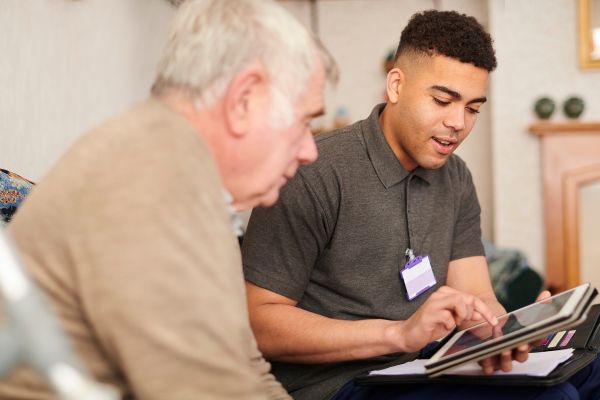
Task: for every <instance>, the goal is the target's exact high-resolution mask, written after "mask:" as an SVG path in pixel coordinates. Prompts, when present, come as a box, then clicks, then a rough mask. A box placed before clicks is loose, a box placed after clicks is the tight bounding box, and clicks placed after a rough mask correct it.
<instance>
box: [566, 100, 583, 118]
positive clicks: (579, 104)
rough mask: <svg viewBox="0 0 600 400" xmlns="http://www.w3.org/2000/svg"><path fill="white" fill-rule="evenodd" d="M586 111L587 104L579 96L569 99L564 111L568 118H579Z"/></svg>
mask: <svg viewBox="0 0 600 400" xmlns="http://www.w3.org/2000/svg"><path fill="white" fill-rule="evenodd" d="M584 109H585V103H584V102H583V100H582V99H581V98H580V97H577V96H572V97H569V98H568V99H566V100H565V102H564V103H563V111H564V112H565V115H566V116H567V117H568V118H579V116H580V115H581V113H583V110H584Z"/></svg>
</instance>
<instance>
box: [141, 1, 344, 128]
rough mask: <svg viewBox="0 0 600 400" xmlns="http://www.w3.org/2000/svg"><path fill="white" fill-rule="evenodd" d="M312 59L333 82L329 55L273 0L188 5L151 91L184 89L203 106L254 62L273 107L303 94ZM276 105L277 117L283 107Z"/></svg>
mask: <svg viewBox="0 0 600 400" xmlns="http://www.w3.org/2000/svg"><path fill="white" fill-rule="evenodd" d="M317 60H320V61H321V64H322V65H323V67H324V68H325V71H326V74H327V77H328V79H329V80H330V81H331V82H335V81H336V80H337V67H336V65H335V62H334V61H333V59H332V57H331V55H330V54H329V53H328V52H327V50H326V49H325V48H324V47H323V46H322V45H321V44H320V42H319V41H318V40H317V39H316V38H315V37H313V36H312V35H311V33H310V32H309V31H307V29H306V28H304V26H303V25H302V24H301V23H300V22H298V21H297V20H296V19H295V18H294V17H293V16H292V15H291V14H289V13H288V12H287V11H286V10H285V9H284V8H283V7H281V6H280V5H278V4H276V3H275V2H274V1H272V0H188V1H186V2H185V3H184V4H183V5H182V6H181V7H180V9H179V10H178V12H177V14H176V16H175V19H174V21H173V25H172V28H171V33H170V35H169V40H168V43H167V46H166V48H165V51H164V53H163V56H162V59H161V61H160V63H159V67H158V77H157V79H156V82H155V83H154V87H153V91H154V92H160V91H162V90H164V89H166V88H177V89H183V90H186V91H188V92H189V94H190V95H192V96H193V97H194V98H195V99H196V103H200V105H201V106H203V107H206V106H209V105H211V104H212V103H214V102H215V101H216V100H217V99H219V98H221V97H222V96H223V95H224V92H225V89H226V88H227V86H228V85H229V83H230V82H231V80H232V79H233V78H234V77H235V76H236V74H238V73H239V72H240V71H242V70H243V69H244V68H245V67H248V66H249V65H251V64H252V63H257V62H258V63H260V64H261V65H262V66H263V68H265V70H266V73H267V75H268V78H269V80H270V81H271V83H272V94H273V95H274V96H275V97H277V98H278V99H275V97H272V101H273V105H274V106H275V105H277V104H278V103H279V101H280V100H281V97H284V98H286V100H287V103H289V102H290V101H292V102H295V101H296V100H297V99H298V98H299V97H300V96H301V95H302V93H303V91H304V89H305V85H306V83H307V81H308V79H309V77H310V76H311V73H312V72H313V70H314V68H315V65H316V64H317ZM276 88H277V89H279V91H281V93H277V92H278V90H277V89H276ZM279 106H280V107H278V108H280V110H279V111H280V112H281V111H284V109H285V108H287V107H284V106H285V104H279ZM290 108H291V105H290ZM289 112H291V110H290V111H289ZM281 122H282V121H281Z"/></svg>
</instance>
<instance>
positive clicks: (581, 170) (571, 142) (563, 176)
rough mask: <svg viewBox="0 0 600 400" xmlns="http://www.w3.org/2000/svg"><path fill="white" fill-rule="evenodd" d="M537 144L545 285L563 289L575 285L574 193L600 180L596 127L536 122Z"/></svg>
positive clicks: (576, 234)
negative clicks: (544, 249) (539, 146)
mask: <svg viewBox="0 0 600 400" xmlns="http://www.w3.org/2000/svg"><path fill="white" fill-rule="evenodd" d="M529 132H530V133H532V134H534V135H536V136H538V137H539V138H540V142H541V158H542V178H543V196H544V201H543V204H544V224H545V247H546V284H547V285H548V287H549V288H550V289H551V290H555V291H558V290H565V289H567V288H571V287H573V286H575V285H577V284H579V283H580V263H579V195H580V188H581V187H582V186H585V185H587V184H590V183H593V182H595V181H600V122H565V123H553V122H537V123H534V124H532V125H530V127H529Z"/></svg>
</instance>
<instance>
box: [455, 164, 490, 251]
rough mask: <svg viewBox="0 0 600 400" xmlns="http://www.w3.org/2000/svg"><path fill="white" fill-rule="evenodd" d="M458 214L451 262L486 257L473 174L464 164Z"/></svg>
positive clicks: (461, 174) (461, 172) (461, 170)
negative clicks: (466, 258)
mask: <svg viewBox="0 0 600 400" xmlns="http://www.w3.org/2000/svg"><path fill="white" fill-rule="evenodd" d="M460 165H461V166H462V169H460V170H459V176H460V177H459V179H460V185H459V187H460V188H461V189H462V190H461V191H460V198H459V199H458V213H457V217H456V224H455V225H454V240H453V243H452V255H451V257H450V259H451V260H458V259H461V258H465V257H473V256H482V255H485V252H484V250H483V244H482V242H481V207H480V206H479V200H478V199H477V192H476V190H475V185H474V184H473V178H472V176H471V172H470V171H469V169H468V168H467V167H466V165H465V164H464V163H461V164H460Z"/></svg>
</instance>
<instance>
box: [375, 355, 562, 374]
mask: <svg viewBox="0 0 600 400" xmlns="http://www.w3.org/2000/svg"><path fill="white" fill-rule="evenodd" d="M571 355H573V349H563V350H554V351H543V352H540V353H529V358H528V359H527V361H525V362H523V363H519V362H516V361H515V362H513V369H512V371H510V372H503V371H496V372H494V375H531V376H547V375H548V374H549V373H550V372H552V371H553V370H554V368H556V367H557V366H558V364H560V363H562V362H564V361H567V360H568V359H569V358H571ZM427 361H428V360H414V361H411V362H407V363H404V364H400V365H395V366H393V367H389V368H385V369H381V370H378V371H371V372H370V375H419V374H425V363H426V362H427ZM448 374H450V375H484V373H483V371H482V369H481V367H480V366H479V364H477V362H475V361H473V362H470V363H466V364H463V365H460V366H458V367H456V368H454V369H452V370H450V371H449V372H448Z"/></svg>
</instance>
